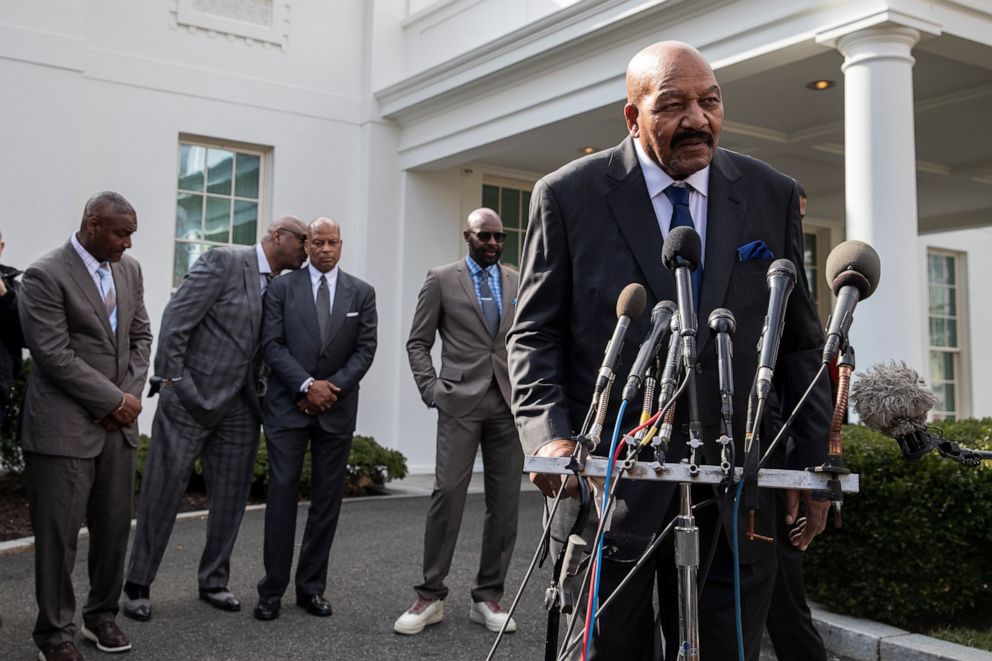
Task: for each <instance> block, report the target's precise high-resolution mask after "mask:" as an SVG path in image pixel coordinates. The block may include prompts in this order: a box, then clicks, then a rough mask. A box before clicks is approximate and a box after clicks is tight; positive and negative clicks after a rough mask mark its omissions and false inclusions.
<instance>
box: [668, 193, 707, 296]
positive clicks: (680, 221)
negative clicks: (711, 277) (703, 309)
mask: <svg viewBox="0 0 992 661" xmlns="http://www.w3.org/2000/svg"><path fill="white" fill-rule="evenodd" d="M691 188H692V187H691V186H689V184H686V185H685V186H676V185H675V184H671V185H670V186H669V187H668V188H666V189H665V196H666V197H667V198H668V201H669V202H671V203H672V222H671V224H670V225H669V226H668V231H669V232H671V231H672V230H673V229H675V228H676V227H691V228H692V229H696V224H695V223H694V222H692V212H691V211H689V190H690V189H691ZM702 287H703V265H702V264H701V263H700V264H696V270H695V271H693V272H692V299H693V304H694V305H695V306H696V310H697V311H698V310H699V294H700V293H701V291H702Z"/></svg>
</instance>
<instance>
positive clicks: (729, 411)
mask: <svg viewBox="0 0 992 661" xmlns="http://www.w3.org/2000/svg"><path fill="white" fill-rule="evenodd" d="M709 327H710V333H712V334H713V338H714V339H715V340H716V364H717V372H718V374H719V380H720V401H721V407H720V413H721V415H722V416H723V419H724V425H725V426H726V427H727V433H728V434H729V433H730V429H731V425H732V424H733V417H734V409H733V405H734V366H733V360H734V348H733V345H732V344H731V339H730V338H731V336H733V334H734V332H735V331H736V330H737V320H736V319H735V318H734V313H733V312H731V311H730V310H728V309H727V308H717V309H716V310H713V312H711V313H710V318H709Z"/></svg>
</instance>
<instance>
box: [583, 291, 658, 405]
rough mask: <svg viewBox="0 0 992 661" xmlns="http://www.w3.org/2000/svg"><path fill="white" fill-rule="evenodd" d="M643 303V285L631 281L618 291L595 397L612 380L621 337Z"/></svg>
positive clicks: (644, 301)
mask: <svg viewBox="0 0 992 661" xmlns="http://www.w3.org/2000/svg"><path fill="white" fill-rule="evenodd" d="M645 305H647V292H646V291H645V290H644V285H642V284H640V283H637V282H632V283H630V284H629V285H627V286H626V287H624V288H623V291H621V292H620V296H619V297H618V298H617V325H616V327H615V328H614V329H613V337H611V338H610V342H609V344H607V345H606V355H605V357H604V358H603V365H602V366H601V367H600V368H599V374H598V375H597V377H596V390H595V396H596V397H598V396H599V395H601V394H602V392H603V390H605V389H606V386H607V385H608V384H609V383H610V382H612V381H613V376H614V370H615V369H616V366H617V359H618V358H619V357H620V349H622V348H623V338H624V336H625V335H626V334H627V329H628V328H629V327H630V322H631V321H636V320H637V319H638V318H639V317H640V316H641V313H642V312H644V306H645Z"/></svg>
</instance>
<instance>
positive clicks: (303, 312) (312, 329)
mask: <svg viewBox="0 0 992 661" xmlns="http://www.w3.org/2000/svg"><path fill="white" fill-rule="evenodd" d="M283 277H286V278H296V279H297V280H299V282H294V283H292V286H291V287H290V288H289V290H290V292H292V296H293V297H294V298H295V299H296V309H297V310H299V311H300V316H301V317H302V319H301V321H302V322H303V326H304V327H305V328H306V329H307V332H308V333H310V339H312V340H313V345H314V346H315V347H320V327H319V326H317V308H316V306H315V305H314V302H313V283H312V282H311V281H310V268H309V267H306V266H305V267H303V268H301V269H300V270H299V271H293V272H292V273H290V274H289V275H286V276H283Z"/></svg>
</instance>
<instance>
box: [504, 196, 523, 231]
mask: <svg viewBox="0 0 992 661" xmlns="http://www.w3.org/2000/svg"><path fill="white" fill-rule="evenodd" d="M499 201H500V212H499V216H500V218H501V219H502V220H503V226H504V227H520V191H518V190H516V189H514V188H502V189H500V200H499Z"/></svg>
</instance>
